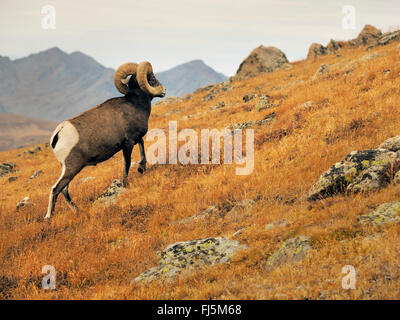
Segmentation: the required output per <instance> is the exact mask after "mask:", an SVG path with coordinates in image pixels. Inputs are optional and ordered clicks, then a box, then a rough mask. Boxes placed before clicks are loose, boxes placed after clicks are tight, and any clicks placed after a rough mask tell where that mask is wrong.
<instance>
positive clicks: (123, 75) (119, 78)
mask: <svg viewBox="0 0 400 320" xmlns="http://www.w3.org/2000/svg"><path fill="white" fill-rule="evenodd" d="M137 68H138V65H137V63H134V62H127V63H124V64H123V65H121V66H119V67H118V69H117V71H115V73H114V85H115V87H116V88H117V90H118V91H119V92H121V93H122V94H128V93H129V87H128V82H129V78H128V77H129V76H133V75H136V70H137ZM127 78H128V79H127Z"/></svg>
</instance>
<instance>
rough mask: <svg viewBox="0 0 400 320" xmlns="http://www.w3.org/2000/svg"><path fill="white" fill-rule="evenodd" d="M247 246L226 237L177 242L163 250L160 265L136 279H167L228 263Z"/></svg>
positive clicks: (136, 280)
mask: <svg viewBox="0 0 400 320" xmlns="http://www.w3.org/2000/svg"><path fill="white" fill-rule="evenodd" d="M246 248H247V246H246V245H241V244H240V243H239V242H238V241H235V240H229V239H227V238H224V237H218V238H207V239H199V240H193V241H186V242H177V243H174V244H171V245H169V246H168V247H166V248H165V249H164V250H163V251H162V252H161V259H160V261H159V266H157V267H153V268H151V269H149V270H147V271H145V272H144V273H142V274H141V275H139V276H138V277H136V278H135V279H134V281H135V282H138V281H153V280H166V279H169V278H174V277H176V276H178V275H180V274H182V275H184V274H185V273H187V272H190V271H192V270H193V269H194V268H202V267H205V266H213V265H216V264H222V263H227V262H229V260H230V259H231V258H232V256H233V255H234V254H235V253H236V252H237V251H238V250H242V249H246Z"/></svg>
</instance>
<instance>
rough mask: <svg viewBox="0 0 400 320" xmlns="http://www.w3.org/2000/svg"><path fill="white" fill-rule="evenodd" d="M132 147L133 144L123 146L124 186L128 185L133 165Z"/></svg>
mask: <svg viewBox="0 0 400 320" xmlns="http://www.w3.org/2000/svg"><path fill="white" fill-rule="evenodd" d="M132 149H133V146H131V145H127V146H124V147H123V148H122V153H123V155H124V161H125V166H124V174H123V175H122V185H123V186H124V187H127V186H128V174H129V168H130V167H131V155H132Z"/></svg>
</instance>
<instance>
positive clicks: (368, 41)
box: [307, 24, 400, 59]
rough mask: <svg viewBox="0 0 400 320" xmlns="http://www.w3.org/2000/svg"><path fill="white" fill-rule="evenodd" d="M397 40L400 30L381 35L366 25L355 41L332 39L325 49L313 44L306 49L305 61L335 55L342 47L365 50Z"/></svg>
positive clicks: (377, 30)
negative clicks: (364, 47) (364, 48)
mask: <svg viewBox="0 0 400 320" xmlns="http://www.w3.org/2000/svg"><path fill="white" fill-rule="evenodd" d="M399 40H400V30H396V31H393V32H386V33H382V31H381V30H379V29H378V28H376V27H374V26H371V25H369V24H367V25H366V26H364V28H363V29H362V30H361V32H360V33H359V34H358V36H357V38H355V39H351V40H349V41H346V42H343V41H341V42H339V41H335V40H333V39H332V40H331V41H330V42H329V43H328V45H327V46H326V47H325V46H323V45H322V44H319V43H313V44H312V45H311V46H310V48H309V49H308V54H307V59H315V58H317V57H318V56H322V55H326V54H335V53H336V52H338V51H339V50H340V49H341V48H342V47H348V48H356V47H362V46H366V47H367V48H372V47H376V46H384V45H387V44H389V43H392V42H395V41H399Z"/></svg>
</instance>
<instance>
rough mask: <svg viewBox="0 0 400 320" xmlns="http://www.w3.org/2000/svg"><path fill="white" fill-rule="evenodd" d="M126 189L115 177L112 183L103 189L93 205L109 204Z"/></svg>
mask: <svg viewBox="0 0 400 320" xmlns="http://www.w3.org/2000/svg"><path fill="white" fill-rule="evenodd" d="M125 191H126V189H125V188H124V187H123V186H122V182H121V181H120V180H118V179H115V180H114V181H113V182H112V184H111V185H110V186H109V187H108V188H107V190H106V191H104V192H103V193H102V194H101V195H100V196H99V197H98V198H97V199H96V201H95V202H94V205H97V204H100V203H102V204H104V205H106V206H107V205H110V204H112V203H114V202H115V200H116V199H117V198H118V196H120V195H121V194H123V193H124V192H125Z"/></svg>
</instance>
